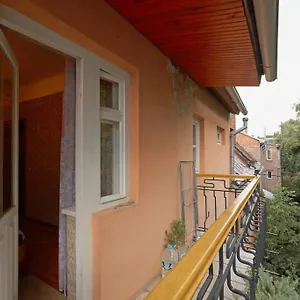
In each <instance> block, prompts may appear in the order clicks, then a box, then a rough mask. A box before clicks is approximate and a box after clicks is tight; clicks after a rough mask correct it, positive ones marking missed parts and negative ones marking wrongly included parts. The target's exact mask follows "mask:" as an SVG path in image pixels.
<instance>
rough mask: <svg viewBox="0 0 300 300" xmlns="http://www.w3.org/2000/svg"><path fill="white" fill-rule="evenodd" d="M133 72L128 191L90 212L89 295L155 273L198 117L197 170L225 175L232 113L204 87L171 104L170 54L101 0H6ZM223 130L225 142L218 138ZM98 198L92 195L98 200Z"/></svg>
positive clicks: (116, 292) (125, 289) (129, 285)
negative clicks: (123, 202) (126, 196)
mask: <svg viewBox="0 0 300 300" xmlns="http://www.w3.org/2000/svg"><path fill="white" fill-rule="evenodd" d="M2 2H4V3H5V4H7V5H8V6H11V7H12V8H15V9H17V10H19V11H20V12H21V13H23V14H26V15H28V16H29V17H30V18H32V19H34V20H36V21H38V22H40V23H42V24H43V25H45V26H46V27H48V28H50V29H52V30H54V31H56V32H58V33H59V34H61V35H62V36H65V37H66V38H68V39H70V40H73V41H74V42H76V43H78V44H80V45H81V46H83V47H85V48H87V49H88V50H90V51H92V52H94V53H96V54H98V55H99V56H101V57H102V58H104V59H107V60H109V61H110V62H112V63H114V64H116V65H117V66H119V67H121V68H123V69H125V70H126V71H128V72H129V73H130V74H131V98H130V101H131V108H130V111H131V129H130V130H131V132H130V137H131V141H130V146H131V153H130V157H131V170H130V171H131V178H130V180H131V195H130V197H131V198H132V199H133V200H135V201H136V204H135V205H133V206H130V207H123V208H118V209H111V210H108V211H104V212H101V213H98V214H95V215H94V216H93V220H92V221H93V234H94V246H93V251H94V264H93V265H94V270H93V275H94V276H93V281H94V282H93V283H94V285H93V286H94V290H93V292H94V299H97V300H99V299H101V300H106V299H109V300H121V299H130V298H131V297H132V296H133V295H134V294H135V293H136V292H137V291H138V290H139V289H140V288H142V287H143V286H144V285H145V284H146V283H147V282H148V281H149V280H150V279H151V278H153V277H154V276H156V275H158V274H159V273H160V259H161V254H162V251H163V244H164V231H165V229H167V228H168V226H169V224H170V222H171V221H172V220H173V219H175V218H178V217H179V216H180V198H179V174H178V162H179V161H180V160H191V159H192V120H193V117H197V118H199V119H201V130H200V131H201V170H200V171H201V172H209V173H212V172H213V173H229V113H228V112H227V111H226V110H225V109H224V108H223V106H222V105H221V104H220V103H219V102H218V101H217V100H216V99H214V98H213V96H212V95H211V94H210V93H209V92H208V91H207V90H204V89H200V90H198V92H197V96H196V97H195V99H194V100H193V102H192V103H191V105H190V106H189V108H188V110H187V111H186V112H184V113H183V114H179V113H178V112H177V111H176V109H175V107H174V106H173V104H172V84H171V76H170V74H169V73H168V71H167V62H168V60H167V57H165V56H164V55H163V54H162V53H161V52H160V51H159V50H158V49H157V48H156V47H155V46H154V45H152V44H151V43H150V42H149V41H147V40H146V39H145V38H144V37H143V36H142V35H141V34H140V33H138V32H137V31H136V30H135V29H134V28H133V27H132V26H131V25H130V24H129V23H128V22H127V21H126V20H124V19H123V18H122V17H121V16H120V15H119V14H117V13H116V12H115V11H114V10H113V9H112V8H111V7H110V6H108V5H107V4H106V3H105V2H104V1H101V0H97V1H96V0H95V1H92V0H91V1H88V2H86V1H79V0H77V1H71V0H65V1H58V0H54V1H48V0H32V1H29V0H23V1H18V0H4V1H2ZM217 126H219V127H221V128H223V129H225V134H224V136H225V142H224V145H218V144H217V142H216V131H217ZM96 200H97V199H95V201H96Z"/></svg>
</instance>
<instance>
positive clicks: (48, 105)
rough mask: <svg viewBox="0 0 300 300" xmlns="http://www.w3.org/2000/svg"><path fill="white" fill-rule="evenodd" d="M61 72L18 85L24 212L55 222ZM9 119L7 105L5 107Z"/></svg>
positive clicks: (60, 120) (57, 207)
mask: <svg viewBox="0 0 300 300" xmlns="http://www.w3.org/2000/svg"><path fill="white" fill-rule="evenodd" d="M63 87H64V74H58V75H56V76H53V77H50V78H44V79H41V80H40V81H37V82H35V83H33V84H30V85H26V86H21V87H20V105H19V118H20V120H22V121H24V124H25V216H26V217H29V218H32V219H35V220H39V221H42V222H45V223H48V224H51V225H58V217H59V215H58V209H59V172H60V166H59V163H60V142H61V129H62V97H63ZM5 112H6V116H5V119H6V120H7V121H8V120H10V106H6V108H5Z"/></svg>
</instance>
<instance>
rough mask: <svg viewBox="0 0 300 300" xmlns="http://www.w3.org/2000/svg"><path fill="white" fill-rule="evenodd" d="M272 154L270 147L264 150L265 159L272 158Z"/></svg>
mask: <svg viewBox="0 0 300 300" xmlns="http://www.w3.org/2000/svg"><path fill="white" fill-rule="evenodd" d="M269 153H270V158H269ZM272 155H273V153H272V149H267V151H266V156H267V160H272Z"/></svg>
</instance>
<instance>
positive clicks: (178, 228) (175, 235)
mask: <svg viewBox="0 0 300 300" xmlns="http://www.w3.org/2000/svg"><path fill="white" fill-rule="evenodd" d="M165 240H166V242H167V243H168V244H170V245H176V246H177V247H180V246H183V245H184V244H185V226H184V224H183V222H182V221H181V220H174V221H172V223H171V230H170V232H168V231H167V230H166V237H165Z"/></svg>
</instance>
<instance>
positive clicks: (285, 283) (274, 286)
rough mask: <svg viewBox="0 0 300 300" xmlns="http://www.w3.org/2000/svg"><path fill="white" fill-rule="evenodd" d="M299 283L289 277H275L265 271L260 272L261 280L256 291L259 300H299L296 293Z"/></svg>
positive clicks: (299, 297) (299, 296)
mask: <svg viewBox="0 0 300 300" xmlns="http://www.w3.org/2000/svg"><path fill="white" fill-rule="evenodd" d="M297 285H298V282H297V281H292V280H291V279H290V278H288V277H273V276H272V275H270V274H269V273H267V272H265V271H264V270H263V269H260V271H259V280H258V285H257V289H256V299H257V300H299V299H300V295H299V294H298V293H297V291H296V286H297Z"/></svg>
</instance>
